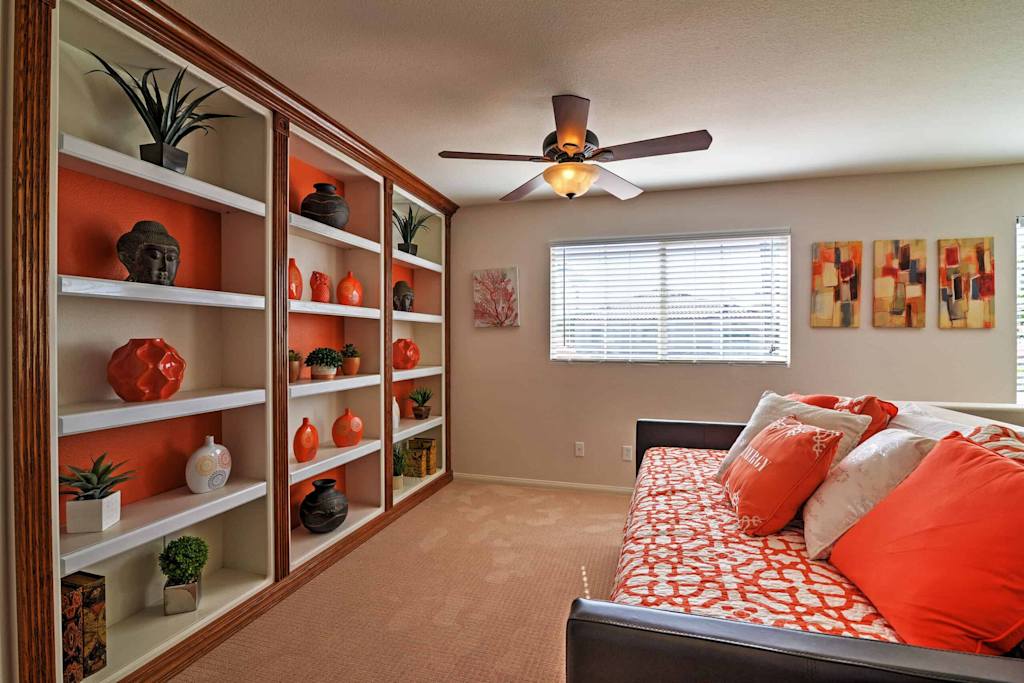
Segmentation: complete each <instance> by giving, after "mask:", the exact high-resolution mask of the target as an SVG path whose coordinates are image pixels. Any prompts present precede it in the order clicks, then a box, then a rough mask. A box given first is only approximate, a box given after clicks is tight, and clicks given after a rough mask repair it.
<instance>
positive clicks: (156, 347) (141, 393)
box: [107, 338, 185, 402]
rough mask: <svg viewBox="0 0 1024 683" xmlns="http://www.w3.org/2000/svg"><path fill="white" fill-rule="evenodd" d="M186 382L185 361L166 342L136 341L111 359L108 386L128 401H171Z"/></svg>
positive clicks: (131, 341)
mask: <svg viewBox="0 0 1024 683" xmlns="http://www.w3.org/2000/svg"><path fill="white" fill-rule="evenodd" d="M184 378H185V359H184V358H182V357H181V356H180V355H179V354H178V352H177V351H175V350H174V347H173V346H171V345H170V344H168V343H167V342H165V341H164V340H163V339H159V338H157V339H132V340H130V341H129V342H128V343H127V344H125V345H124V346H122V347H120V348H118V349H117V350H115V351H114V353H112V354H111V355H110V362H109V363H107V382H109V383H110V386H111V387H113V389H114V391H115V392H116V393H117V395H118V396H120V397H121V398H122V399H124V400H125V401H130V402H137V401H155V400H157V399H162V398H170V397H171V396H174V394H175V393H177V391H178V389H180V388H181V381H182V380H183V379H184Z"/></svg>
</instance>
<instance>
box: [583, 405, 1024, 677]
mask: <svg viewBox="0 0 1024 683" xmlns="http://www.w3.org/2000/svg"><path fill="white" fill-rule="evenodd" d="M743 426H744V425H742V424H734V423H723V422H684V421H677V420H639V421H638V422H637V425H636V454H637V470H638V471H639V468H640V463H641V461H642V460H643V456H644V453H646V452H647V449H648V448H651V447H654V446H677V447H684V448H715V449H723V450H725V449H728V448H729V447H730V446H731V445H732V443H733V441H735V440H736V436H737V435H738V434H739V433H740V431H741V430H742V429H743ZM566 681H567V682H568V683H604V682H606V681H607V682H608V683H612V682H614V683H631V682H633V681H636V682H637V683H641V682H642V683H660V682H662V681H666V682H667V681H686V682H691V681H692V682H702V681H709V682H711V681H715V682H718V681H722V682H732V681H736V682H739V683H746V682H749V683H770V682H776V681H778V682H779V683H782V682H785V683H802V682H811V681H813V682H814V683H853V682H854V681H856V682H861V681H879V682H882V683H890V682H891V683H910V682H911V681H970V682H979V683H980V682H983V681H986V682H987V681H995V682H1000V683H1001V682H1006V683H1009V682H1011V681H1013V682H1015V683H1022V682H1024V661H1022V660H1020V659H1014V658H1010V657H985V656H981V655H969V654H962V653H958V652H948V651H944V650H931V649H927V648H921V647H912V646H909V645H899V644H896V643H884V642H880V641H874V640H866V639H862V638H844V637H838V636H828V635H822V634H817V633H809V632H806V631H797V630H794V629H785V628H774V627H769V626H759V625H756V624H748V623H744V622H741V621H730V620H726V619H717V618H713V617H704V616H698V615H694V614H684V613H681V612H670V611H667V610H659V609H651V608H647V607H632V606H629V605H619V604H616V603H612V602H605V601H600V600H584V599H582V598H581V599H578V600H576V601H575V602H573V604H572V609H571V612H570V614H569V620H568V623H567V625H566Z"/></svg>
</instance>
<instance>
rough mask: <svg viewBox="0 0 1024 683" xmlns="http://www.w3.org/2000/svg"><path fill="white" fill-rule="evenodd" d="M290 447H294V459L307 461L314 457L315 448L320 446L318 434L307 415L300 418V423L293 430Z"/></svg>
mask: <svg viewBox="0 0 1024 683" xmlns="http://www.w3.org/2000/svg"><path fill="white" fill-rule="evenodd" d="M292 447H293V448H294V449H295V459H296V460H298V461H299V462H309V461H310V460H312V459H313V458H315V457H316V449H318V448H320V435H319V434H317V431H316V427H315V426H313V423H312V422H310V421H309V418H308V417H304V418H302V424H301V425H299V428H298V429H296V430H295V439H294V440H293V441H292Z"/></svg>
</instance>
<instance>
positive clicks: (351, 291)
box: [338, 270, 363, 306]
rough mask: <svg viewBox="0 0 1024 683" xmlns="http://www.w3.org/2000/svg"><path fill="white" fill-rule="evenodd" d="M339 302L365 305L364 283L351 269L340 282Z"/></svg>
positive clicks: (347, 304)
mask: <svg viewBox="0 0 1024 683" xmlns="http://www.w3.org/2000/svg"><path fill="white" fill-rule="evenodd" d="M338 303H339V304H344V305H346V306H362V305H363V283H361V282H360V281H359V280H357V279H356V276H355V275H353V274H352V271H351V270H350V271H348V274H347V275H345V277H343V278H342V279H341V282H339V283H338Z"/></svg>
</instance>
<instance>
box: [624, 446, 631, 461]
mask: <svg viewBox="0 0 1024 683" xmlns="http://www.w3.org/2000/svg"><path fill="white" fill-rule="evenodd" d="M622 459H623V460H624V461H626V462H633V447H632V446H627V445H626V444H622Z"/></svg>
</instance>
